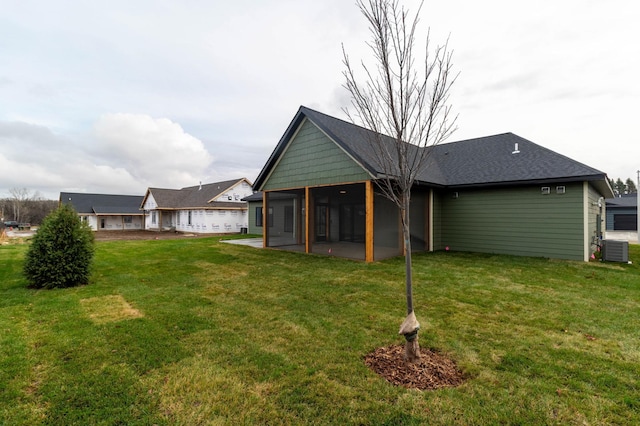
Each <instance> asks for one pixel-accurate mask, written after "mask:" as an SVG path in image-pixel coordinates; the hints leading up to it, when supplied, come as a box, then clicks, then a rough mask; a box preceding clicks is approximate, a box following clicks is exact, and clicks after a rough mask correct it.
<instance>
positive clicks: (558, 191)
mask: <svg viewBox="0 0 640 426" xmlns="http://www.w3.org/2000/svg"><path fill="white" fill-rule="evenodd" d="M565 192H567V188H565V187H564V185H563V186H556V194H564V193H565Z"/></svg>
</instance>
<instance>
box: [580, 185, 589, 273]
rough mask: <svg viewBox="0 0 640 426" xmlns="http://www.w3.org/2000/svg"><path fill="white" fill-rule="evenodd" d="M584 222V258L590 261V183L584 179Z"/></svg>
mask: <svg viewBox="0 0 640 426" xmlns="http://www.w3.org/2000/svg"><path fill="white" fill-rule="evenodd" d="M582 222H583V231H582V232H583V234H582V236H583V238H582V239H583V245H584V253H583V259H582V260H584V261H585V262H588V261H589V255H590V253H589V250H590V249H591V243H590V241H589V183H588V182H587V181H584V182H583V183H582Z"/></svg>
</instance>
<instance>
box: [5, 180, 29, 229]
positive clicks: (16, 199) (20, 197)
mask: <svg viewBox="0 0 640 426" xmlns="http://www.w3.org/2000/svg"><path fill="white" fill-rule="evenodd" d="M9 193H10V194H11V199H12V201H13V220H15V221H16V222H22V215H23V214H24V211H23V207H24V205H25V203H26V202H27V200H29V190H28V189H27V188H11V189H10V190H9Z"/></svg>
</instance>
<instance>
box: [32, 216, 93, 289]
mask: <svg viewBox="0 0 640 426" xmlns="http://www.w3.org/2000/svg"><path fill="white" fill-rule="evenodd" d="M93 241H94V239H93V232H92V231H91V228H89V226H88V225H87V224H86V223H83V222H82V221H81V220H80V217H79V216H78V214H77V213H76V212H75V211H74V210H73V207H71V206H70V205H68V204H65V205H62V206H60V207H59V208H58V209H57V210H55V211H54V212H53V213H51V214H50V215H49V216H47V217H46V218H45V220H44V221H43V222H42V225H41V226H40V228H39V229H38V232H37V233H36V234H35V236H34V237H33V240H32V242H31V245H30V246H29V250H28V251H27V255H26V259H25V263H24V275H25V277H26V278H27V280H28V281H29V284H30V286H31V287H33V288H64V287H73V286H77V285H82V284H88V282H89V277H90V275H91V271H90V270H91V262H92V261H93V253H94V244H93Z"/></svg>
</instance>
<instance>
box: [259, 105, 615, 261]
mask: <svg viewBox="0 0 640 426" xmlns="http://www.w3.org/2000/svg"><path fill="white" fill-rule="evenodd" d="M371 134H372V133H371V132H370V131H369V130H367V129H364V128H362V127H359V126H356V125H354V124H352V123H349V122H346V121H343V120H340V119H337V118H335V117H331V116H328V115H326V114H322V113H320V112H318V111H314V110H312V109H309V108H306V107H304V106H303V107H300V109H299V110H298V112H297V113H296V115H295V116H294V118H293V120H292V121H291V123H290V124H289V127H288V128H287V129H286V131H285V133H284V135H283V136H282V138H281V139H280V141H279V142H278V144H277V145H276V147H275V149H274V151H273V153H272V154H271V156H270V157H269V159H268V160H267V163H266V164H265V165H264V167H263V169H262V171H261V172H260V174H259V175H258V177H257V179H256V181H255V183H254V186H253V187H254V189H255V190H256V191H260V195H254V196H252V197H250V198H248V199H247V201H248V202H249V232H251V233H256V232H258V233H261V234H262V235H263V244H264V246H265V247H273V248H280V249H285V250H293V251H301V252H306V253H317V254H328V255H335V256H343V257H349V258H354V259H360V260H365V261H375V260H380V259H384V258H388V257H392V256H397V255H401V254H402V245H403V244H402V232H401V224H400V216H399V211H398V209H397V207H396V206H395V205H394V204H393V203H391V202H390V201H389V200H387V199H386V198H385V197H384V196H383V195H382V194H381V192H379V191H378V190H377V184H376V181H377V180H378V179H379V178H380V177H381V176H382V174H383V172H382V170H383V167H382V166H381V165H380V163H379V161H378V159H377V158H376V157H375V155H374V151H373V150H372V149H371V147H370V142H369V141H370V140H371ZM389 143H392V142H391V141H390V142H389ZM425 149H430V150H432V152H431V153H430V154H429V160H428V162H427V163H426V164H425V167H424V169H423V170H422V172H421V173H420V174H419V176H418V178H417V179H416V182H415V186H414V188H413V189H412V204H411V237H412V246H413V249H414V250H416V251H435V250H452V251H471V252H485V253H500V254H511V255H521V256H536V257H548V258H560V259H572V260H583V261H587V260H588V259H589V257H590V255H591V254H592V253H593V252H594V251H595V250H596V244H597V243H598V241H599V239H600V237H601V235H602V231H603V228H604V227H603V223H604V218H605V217H606V212H605V208H606V207H605V203H604V201H603V200H604V199H605V198H609V197H612V196H613V193H612V190H611V187H610V186H609V183H608V181H607V176H606V174H605V173H603V172H601V171H599V170H596V169H594V168H592V167H589V166H587V165H584V164H582V163H579V162H577V161H574V160H572V159H570V158H568V157H566V156H563V155H560V154H558V153H556V152H553V151H551V150H549V149H546V148H544V147H542V146H540V145H537V144H535V143H533V142H531V141H528V140H526V139H524V138H521V137H519V136H517V135H514V134H513V133H504V134H500V135H494V136H487V137H482V138H476V139H469V140H464V141H459V142H452V143H446V144H441V145H437V146H434V147H429V148H425Z"/></svg>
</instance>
